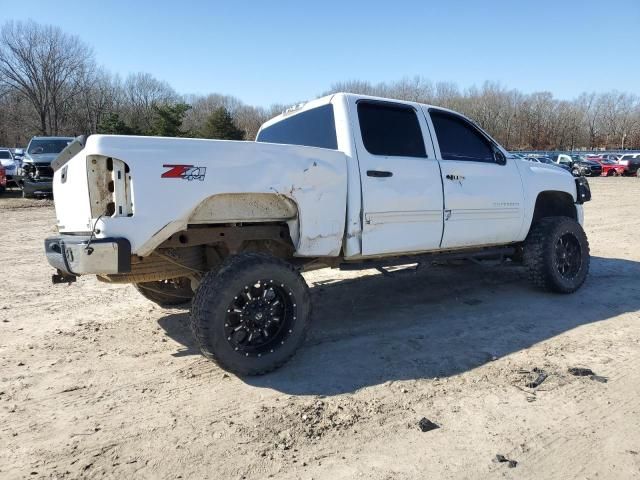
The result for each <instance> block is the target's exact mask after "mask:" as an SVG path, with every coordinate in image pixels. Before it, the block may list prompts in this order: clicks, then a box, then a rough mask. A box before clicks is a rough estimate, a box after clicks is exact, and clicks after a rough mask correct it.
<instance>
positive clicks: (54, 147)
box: [28, 138, 71, 155]
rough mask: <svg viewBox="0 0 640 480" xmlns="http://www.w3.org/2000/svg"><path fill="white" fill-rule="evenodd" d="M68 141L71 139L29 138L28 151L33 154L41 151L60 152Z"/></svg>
mask: <svg viewBox="0 0 640 480" xmlns="http://www.w3.org/2000/svg"><path fill="white" fill-rule="evenodd" d="M70 143H71V140H65V139H63V138H58V139H55V140H54V139H42V140H31V143H30V144H29V150H28V152H29V153H30V154H33V155H39V154H41V153H60V152H61V151H62V150H64V149H65V147H66V146H67V145H69V144H70Z"/></svg>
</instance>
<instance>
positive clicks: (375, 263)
mask: <svg viewBox="0 0 640 480" xmlns="http://www.w3.org/2000/svg"><path fill="white" fill-rule="evenodd" d="M515 253H516V247H515V246H508V247H490V248H483V249H478V250H465V251H449V252H431V253H421V254H418V255H401V256H398V257H390V258H387V257H385V258H373V259H367V260H359V261H353V262H342V263H341V264H339V265H338V268H339V269H340V270H366V269H368V268H375V269H376V270H378V271H380V272H381V273H383V274H384V275H389V274H391V272H387V271H384V270H383V269H384V267H394V266H398V265H408V264H412V263H417V264H418V266H417V267H416V271H417V270H418V267H420V266H421V264H427V263H432V262H437V261H441V260H444V261H450V260H470V261H472V262H474V263H478V262H480V261H481V260H497V261H498V263H502V262H503V261H504V258H505V257H509V256H512V255H514V254H515Z"/></svg>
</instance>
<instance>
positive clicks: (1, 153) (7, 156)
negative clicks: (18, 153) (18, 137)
mask: <svg viewBox="0 0 640 480" xmlns="http://www.w3.org/2000/svg"><path fill="white" fill-rule="evenodd" d="M0 159H3V160H11V153H10V152H9V150H0Z"/></svg>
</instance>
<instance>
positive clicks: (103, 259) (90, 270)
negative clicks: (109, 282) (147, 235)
mask: <svg viewBox="0 0 640 480" xmlns="http://www.w3.org/2000/svg"><path fill="white" fill-rule="evenodd" d="M44 250H45V254H46V255H47V261H48V262H49V264H50V265H51V266H52V267H53V268H55V269H56V270H58V271H59V273H61V274H64V275H70V276H78V275H86V274H95V275H101V274H114V273H128V272H130V271H131V244H130V243H129V240H127V239H125V238H91V237H90V236H84V235H82V236H81V235H58V236H55V237H49V238H47V239H45V241H44Z"/></svg>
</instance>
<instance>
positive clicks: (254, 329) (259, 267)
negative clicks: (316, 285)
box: [191, 253, 311, 375]
mask: <svg viewBox="0 0 640 480" xmlns="http://www.w3.org/2000/svg"><path fill="white" fill-rule="evenodd" d="M310 316H311V302H310V299H309V289H308V287H307V284H306V283H305V281H304V279H303V278H302V276H301V275H300V273H299V272H298V271H297V270H295V269H294V268H293V266H292V265H290V264H289V263H287V262H285V261H283V260H280V259H278V258H275V257H272V256H269V255H265V254H261V253H242V254H240V255H236V256H233V257H230V258H228V259H227V260H226V261H225V262H224V264H223V265H222V267H221V268H220V270H217V271H215V272H209V273H208V274H207V275H205V277H204V278H203V280H202V282H201V283H200V286H199V288H198V291H197V293H196V295H195V297H194V299H193V304H192V307H191V328H192V330H193V334H194V336H195V339H196V341H197V343H198V345H199V347H200V350H201V351H202V353H203V354H204V355H205V356H206V357H208V358H210V359H212V360H213V361H215V362H216V363H217V364H218V365H220V366H221V367H222V368H224V369H226V370H229V371H232V372H234V373H237V374H240V375H261V374H264V373H267V372H270V371H272V370H275V369H276V368H278V367H280V366H281V365H283V364H284V363H285V362H286V361H287V360H289V358H291V357H292V356H293V355H294V353H295V352H296V350H297V349H298V347H299V346H300V345H301V344H302V343H303V341H304V338H305V336H306V332H307V329H308V326H309V323H310Z"/></svg>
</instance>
